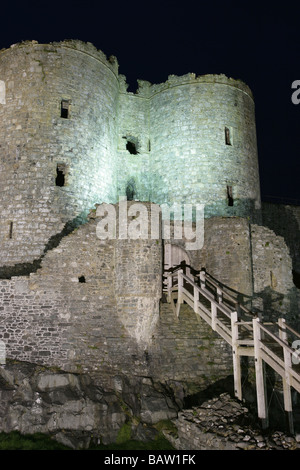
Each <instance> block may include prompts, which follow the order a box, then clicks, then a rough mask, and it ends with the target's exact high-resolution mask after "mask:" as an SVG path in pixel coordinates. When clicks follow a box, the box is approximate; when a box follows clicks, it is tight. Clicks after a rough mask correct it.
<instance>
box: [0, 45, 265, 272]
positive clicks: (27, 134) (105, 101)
mask: <svg viewBox="0 0 300 470" xmlns="http://www.w3.org/2000/svg"><path fill="white" fill-rule="evenodd" d="M0 80H1V81H0V85H1V86H0V93H1V96H0V119H1V125H0V141H1V147H0V158H1V167H2V171H1V173H0V178H1V209H0V214H1V222H2V223H1V227H0V238H1V255H0V257H1V260H0V266H5V267H9V266H16V265H18V266H22V265H24V264H25V263H32V262H33V261H34V260H36V259H38V258H39V257H40V256H41V255H42V254H43V252H44V250H45V247H46V246H47V244H48V243H49V240H51V239H52V237H54V236H55V235H57V234H58V233H60V232H61V231H62V230H63V228H64V227H65V225H66V224H67V223H68V224H73V225H74V224H78V223H80V222H82V221H83V220H85V217H86V215H87V213H88V212H89V210H90V209H92V208H93V207H94V204H95V203H102V202H107V203H116V202H118V200H119V197H120V196H126V197H127V199H138V200H140V201H152V202H154V203H157V204H170V205H171V204H173V203H174V202H176V203H180V204H183V203H190V204H196V203H201V204H205V216H206V217H215V216H240V217H250V219H251V220H255V218H256V214H257V213H259V209H260V192H259V174H258V161H257V146H256V129H255V111H254V102H253V97H252V93H251V91H250V90H249V88H248V87H247V86H246V85H245V84H244V83H242V82H240V81H238V80H233V79H228V78H226V77H225V76H223V75H218V76H215V75H206V76H200V77H196V76H195V75H194V74H187V75H184V76H182V77H176V76H170V77H169V78H168V80H167V82H165V83H162V84H159V85H151V84H150V83H149V82H146V81H139V88H138V90H137V92H136V93H128V92H127V91H126V89H127V85H126V81H125V77H124V76H122V75H118V64H117V60H116V59H115V58H114V57H110V58H109V59H107V58H106V56H105V55H104V54H103V53H102V52H101V51H98V50H96V48H95V47H94V46H92V45H91V44H89V43H88V44H85V43H82V42H80V41H64V42H61V43H51V44H47V45H45V44H38V43H37V42H35V41H32V42H24V43H21V44H17V45H13V46H11V47H10V48H9V49H5V50H2V51H1V53H0ZM20 272H22V270H21V271H20Z"/></svg>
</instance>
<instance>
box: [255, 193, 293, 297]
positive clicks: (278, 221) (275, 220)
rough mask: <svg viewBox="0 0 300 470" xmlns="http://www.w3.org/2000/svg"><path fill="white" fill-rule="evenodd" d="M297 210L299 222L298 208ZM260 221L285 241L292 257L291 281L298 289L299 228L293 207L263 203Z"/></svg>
mask: <svg viewBox="0 0 300 470" xmlns="http://www.w3.org/2000/svg"><path fill="white" fill-rule="evenodd" d="M295 209H296V206H295ZM298 210H299V220H300V207H299V208H298ZM262 220H263V224H264V225H265V226H266V227H268V228H270V229H271V230H273V231H274V232H275V233H276V235H280V236H281V237H283V238H284V239H285V242H286V244H287V246H288V248H289V250H290V254H291V257H292V263H293V281H294V284H295V286H296V287H297V288H300V228H299V222H298V220H297V218H296V217H295V215H294V214H293V206H287V205H283V204H275V203H270V202H263V203H262Z"/></svg>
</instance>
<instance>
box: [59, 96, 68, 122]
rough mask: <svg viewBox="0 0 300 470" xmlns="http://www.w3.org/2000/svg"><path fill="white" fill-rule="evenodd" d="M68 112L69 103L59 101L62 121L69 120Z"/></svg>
mask: <svg viewBox="0 0 300 470" xmlns="http://www.w3.org/2000/svg"><path fill="white" fill-rule="evenodd" d="M69 111H70V101H69V100H61V105H60V117H62V118H63V119H69Z"/></svg>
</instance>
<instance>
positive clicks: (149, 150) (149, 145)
mask: <svg viewBox="0 0 300 470" xmlns="http://www.w3.org/2000/svg"><path fill="white" fill-rule="evenodd" d="M148 152H151V142H150V139H149V140H148Z"/></svg>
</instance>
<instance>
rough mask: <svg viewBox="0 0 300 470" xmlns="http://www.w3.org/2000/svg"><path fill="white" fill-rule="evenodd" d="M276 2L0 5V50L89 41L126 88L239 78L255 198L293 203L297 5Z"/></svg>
mask: <svg viewBox="0 0 300 470" xmlns="http://www.w3.org/2000/svg"><path fill="white" fill-rule="evenodd" d="M207 3H208V4H209V7H208V6H207ZM281 3H283V5H280V4H278V5H277V3H276V2H274V3H273V2H272V3H269V2H265V1H263V0H262V1H261V2H260V3H259V4H258V5H257V4H256V3H255V2H242V1H236V0H234V1H230V0H227V1H222V2H213V1H210V2H209V1H208V2H203V1H201V0H198V1H197V2H195V1H178V0H176V2H175V1H163V0H161V1H160V2H156V1H148V2H145V1H143V2H142V1H140V2H132V1H127V2H126V1H123V2H118V1H117V2H115V1H111V0H107V1H105V2H103V1H94V0H84V1H77V0H73V1H72V2H69V1H64V0H62V1H61V2H57V1H56V0H53V1H49V2H42V1H29V2H25V1H23V2H22V3H21V2H20V3H18V2H10V3H9V4H8V3H7V2H5V5H3V4H2V5H1V19H2V22H1V28H0V48H6V47H9V46H10V45H11V44H15V43H17V42H20V41H22V40H37V41H38V42H40V43H48V42H52V41H61V40H64V39H80V40H82V41H85V42H92V43H93V44H94V45H95V46H96V47H97V48H98V49H101V50H102V51H103V52H104V53H105V54H106V55H107V56H110V55H114V56H116V57H117V59H118V62H119V72H120V73H122V74H124V75H126V77H127V82H128V83H129V90H130V91H135V89H136V87H137V84H136V80H137V79H144V80H148V81H150V82H151V83H161V82H164V81H166V80H167V78H168V75H171V74H174V75H183V74H186V73H189V72H193V73H195V74H196V75H202V74H207V73H212V74H215V73H217V74H218V73H224V74H225V75H227V76H228V77H232V78H235V79H241V80H243V81H245V82H246V83H247V84H248V85H249V86H250V88H251V89H252V91H253V93H254V98H255V103H256V124H257V136H258V155H259V164H260V179H261V193H262V197H263V198H264V197H265V196H272V197H277V198H284V200H285V201H286V202H292V201H290V200H291V199H295V200H298V203H299V204H300V187H299V170H300V163H299V153H300V130H299V127H300V104H299V105H295V104H293V103H292V100H291V96H292V93H293V91H294V90H292V87H291V86H292V82H293V81H295V80H300V60H299V59H300V34H299V29H300V15H299V12H300V4H299V2H298V4H297V3H292V2H281ZM0 72H1V71H0ZM0 78H1V77H0ZM299 97H300V94H299Z"/></svg>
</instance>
